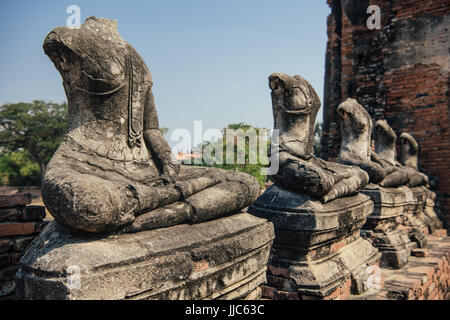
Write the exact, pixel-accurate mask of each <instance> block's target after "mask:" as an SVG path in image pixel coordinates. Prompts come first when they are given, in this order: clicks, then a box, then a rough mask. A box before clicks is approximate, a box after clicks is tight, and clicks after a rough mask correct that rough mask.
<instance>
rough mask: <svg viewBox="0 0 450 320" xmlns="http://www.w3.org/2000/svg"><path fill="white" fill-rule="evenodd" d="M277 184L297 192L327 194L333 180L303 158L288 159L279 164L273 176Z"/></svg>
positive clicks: (317, 194) (314, 195)
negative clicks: (284, 162)
mask: <svg viewBox="0 0 450 320" xmlns="http://www.w3.org/2000/svg"><path fill="white" fill-rule="evenodd" d="M274 180H276V182H277V184H279V185H280V186H282V187H284V188H286V189H288V190H291V191H294V192H298V193H306V194H309V195H311V196H313V197H322V196H323V195H325V194H327V193H328V192H329V191H330V190H331V188H332V187H333V184H334V183H335V181H334V180H333V177H332V175H330V174H328V173H327V172H326V171H324V170H323V169H322V168H320V167H319V166H316V165H314V164H313V163H310V162H307V161H303V160H300V159H299V160H289V161H288V162H287V163H286V164H285V165H283V166H281V167H280V169H279V171H278V173H277V175H275V176H274Z"/></svg>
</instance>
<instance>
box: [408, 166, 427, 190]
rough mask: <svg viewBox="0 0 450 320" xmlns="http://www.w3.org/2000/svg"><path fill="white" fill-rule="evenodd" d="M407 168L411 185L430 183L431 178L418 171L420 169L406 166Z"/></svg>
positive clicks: (409, 184)
mask: <svg viewBox="0 0 450 320" xmlns="http://www.w3.org/2000/svg"><path fill="white" fill-rule="evenodd" d="M405 170H406V171H407V173H408V177H409V182H408V186H409V187H417V186H424V185H425V186H426V185H428V183H429V179H428V177H427V176H426V175H425V174H423V173H422V172H418V171H416V170H414V169H411V168H408V167H405Z"/></svg>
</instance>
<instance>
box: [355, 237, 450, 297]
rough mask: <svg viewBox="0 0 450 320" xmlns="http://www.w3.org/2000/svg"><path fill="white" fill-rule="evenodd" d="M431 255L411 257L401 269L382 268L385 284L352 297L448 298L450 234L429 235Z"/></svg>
mask: <svg viewBox="0 0 450 320" xmlns="http://www.w3.org/2000/svg"><path fill="white" fill-rule="evenodd" d="M428 237H429V239H428V241H429V244H430V247H429V248H428V249H427V252H428V256H425V257H419V256H415V257H411V260H410V262H409V263H408V264H407V265H406V266H405V267H403V268H402V269H400V270H388V269H384V268H382V269H381V270H382V275H383V277H384V278H385V279H384V286H383V287H382V288H381V289H380V290H378V291H372V292H369V293H368V294H365V295H363V296H359V297H357V296H352V297H351V299H358V300H362V299H367V300H448V298H449V296H448V294H449V293H450V288H449V280H450V269H449V258H450V237H436V236H428Z"/></svg>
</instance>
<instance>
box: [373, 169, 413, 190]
mask: <svg viewBox="0 0 450 320" xmlns="http://www.w3.org/2000/svg"><path fill="white" fill-rule="evenodd" d="M408 181H409V177H408V174H407V172H406V171H405V170H401V169H399V170H395V171H393V172H392V173H390V174H388V175H387V176H386V177H384V179H383V180H381V182H380V183H379V184H380V186H382V187H384V188H395V187H398V186H402V185H406V184H407V183H408Z"/></svg>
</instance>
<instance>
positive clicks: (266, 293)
mask: <svg viewBox="0 0 450 320" xmlns="http://www.w3.org/2000/svg"><path fill="white" fill-rule="evenodd" d="M261 290H262V297H263V298H267V299H275V293H276V291H277V290H276V289H275V288H273V287H269V286H261Z"/></svg>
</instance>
